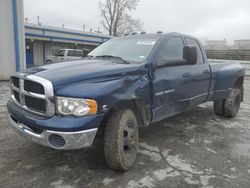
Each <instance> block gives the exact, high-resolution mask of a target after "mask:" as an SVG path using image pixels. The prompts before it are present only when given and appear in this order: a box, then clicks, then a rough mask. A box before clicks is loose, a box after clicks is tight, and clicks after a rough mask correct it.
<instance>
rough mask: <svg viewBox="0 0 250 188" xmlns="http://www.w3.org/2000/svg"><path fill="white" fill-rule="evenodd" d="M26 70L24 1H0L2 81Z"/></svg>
mask: <svg viewBox="0 0 250 188" xmlns="http://www.w3.org/2000/svg"><path fill="white" fill-rule="evenodd" d="M24 68H26V63H25V31H24V16H23V0H1V1H0V80H8V79H9V77H10V76H11V75H13V74H15V72H17V71H20V70H22V69H24Z"/></svg>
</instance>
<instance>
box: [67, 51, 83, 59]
mask: <svg viewBox="0 0 250 188" xmlns="http://www.w3.org/2000/svg"><path fill="white" fill-rule="evenodd" d="M68 56H71V57H82V52H81V51H77V50H69V51H68Z"/></svg>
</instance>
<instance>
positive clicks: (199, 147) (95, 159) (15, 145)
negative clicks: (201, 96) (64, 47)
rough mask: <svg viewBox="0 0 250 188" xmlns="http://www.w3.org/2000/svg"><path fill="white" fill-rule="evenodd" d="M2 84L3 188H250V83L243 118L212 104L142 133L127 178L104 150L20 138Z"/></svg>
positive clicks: (0, 145) (0, 163) (248, 82)
mask: <svg viewBox="0 0 250 188" xmlns="http://www.w3.org/2000/svg"><path fill="white" fill-rule="evenodd" d="M8 98H9V88H8V82H0V119H1V121H0V187H3V188H5V187H55V188H62V187H65V188H74V187H103V186H106V187H114V188H117V187H128V188H132V187H136V188H137V187H227V188H230V187H232V188H235V187H246V188H247V187H250V80H246V82H245V100H244V103H243V104H242V105H241V109H240V112H239V114H238V116H237V117H236V118H234V119H227V118H223V117H218V116H215V115H214V113H213V107H212V103H206V104H203V105H200V106H198V107H196V108H195V109H193V110H190V111H187V112H185V113H182V114H180V115H177V116H174V117H172V118H169V119H167V120H164V121H161V122H159V123H156V124H154V125H152V126H150V127H148V128H143V129H141V130H140V147H139V148H140V151H139V154H138V157H137V161H136V164H135V166H134V168H133V169H132V170H130V171H129V172H127V173H117V172H113V171H111V170H110V169H109V168H108V167H107V165H106V163H105V160H104V156H103V154H102V149H101V147H99V146H98V144H96V145H94V146H93V147H91V148H87V149H82V150H76V151H57V150H52V149H49V148H46V147H43V146H39V145H36V144H34V143H32V142H30V141H28V140H26V139H25V138H22V137H20V136H19V135H17V134H16V133H15V132H14V131H13V130H12V129H11V128H10V126H9V124H8V122H7V118H6V115H7V114H6V102H7V100H8Z"/></svg>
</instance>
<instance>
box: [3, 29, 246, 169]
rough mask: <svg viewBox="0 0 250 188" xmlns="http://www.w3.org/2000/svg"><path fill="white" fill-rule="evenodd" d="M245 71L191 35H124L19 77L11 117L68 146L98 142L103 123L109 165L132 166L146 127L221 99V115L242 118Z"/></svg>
mask: <svg viewBox="0 0 250 188" xmlns="http://www.w3.org/2000/svg"><path fill="white" fill-rule="evenodd" d="M244 75H245V69H244V67H242V66H241V65H240V64H222V63H220V64H212V63H208V61H207V58H206V54H205V51H204V49H203V47H202V45H201V43H200V42H199V40H197V39H195V38H193V37H190V36H186V35H182V34H178V33H168V34H141V35H130V36H124V37H118V38H113V39H111V40H109V41H107V42H105V43H103V44H102V45H100V46H99V47H97V48H96V49H94V50H93V51H92V52H90V53H89V54H88V57H86V58H85V59H83V60H79V61H74V62H64V63H58V64H52V65H45V66H42V67H36V68H31V69H27V70H24V71H22V72H19V73H17V74H16V75H15V76H12V77H11V99H10V100H9V102H8V104H7V107H8V112H9V121H10V123H11V125H12V127H14V129H15V130H17V131H18V132H19V133H20V134H21V135H22V136H24V137H26V138H28V139H30V140H32V141H34V142H36V143H38V144H41V145H44V146H47V147H51V148H54V149H61V150H71V149H78V148H83V147H88V146H91V145H92V143H93V141H94V140H95V137H96V134H97V132H98V130H101V129H102V128H103V129H102V130H104V131H101V132H103V138H104V139H103V145H104V154H105V158H106V161H107V163H108V165H109V167H110V168H111V169H113V170H118V171H127V170H128V169H130V168H131V167H132V166H133V164H134V162H135V159H136V155H137V148H138V137H139V135H138V127H140V126H141V127H143V126H148V125H150V124H151V123H153V122H157V121H160V120H163V119H165V118H168V117H170V116H173V115H175V114H178V113H181V112H183V111H185V110H187V109H190V108H192V107H195V106H197V105H199V104H201V103H205V102H207V101H214V112H215V114H217V115H221V116H225V117H235V116H236V114H237V113H238V110H239V107H240V103H241V101H242V100H243V81H244ZM194 115H195V114H194ZM98 133H99V132H98ZM98 135H99V134H98Z"/></svg>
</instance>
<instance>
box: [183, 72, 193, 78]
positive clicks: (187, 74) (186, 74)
mask: <svg viewBox="0 0 250 188" xmlns="http://www.w3.org/2000/svg"><path fill="white" fill-rule="evenodd" d="M182 76H183V77H191V76H192V74H191V73H189V72H186V73H184V74H183V75H182Z"/></svg>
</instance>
